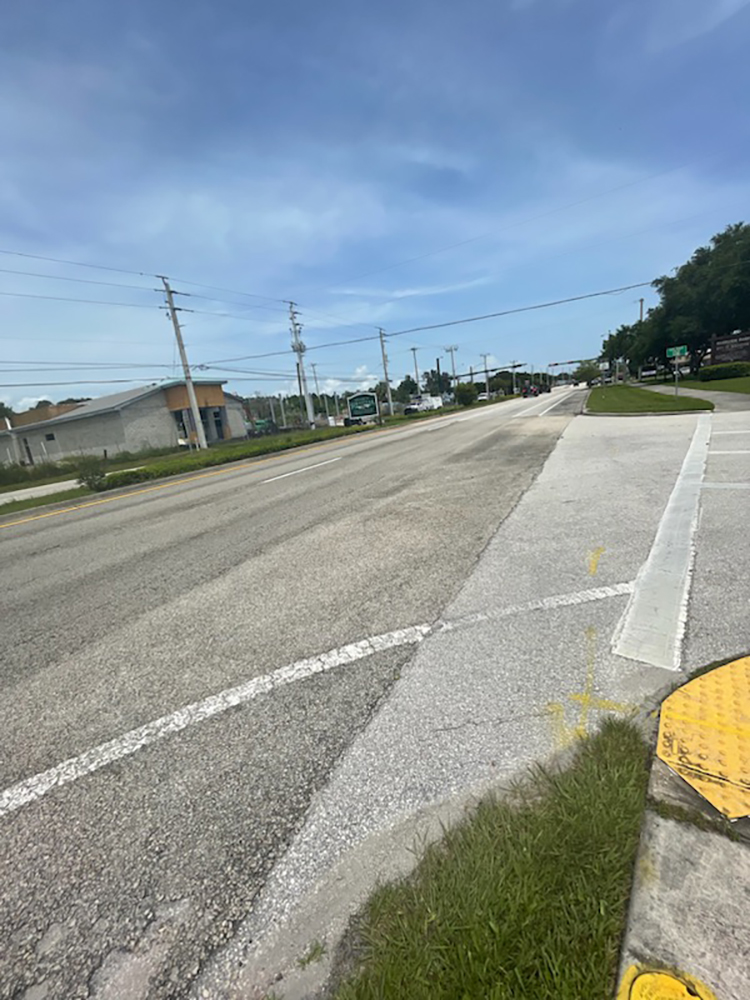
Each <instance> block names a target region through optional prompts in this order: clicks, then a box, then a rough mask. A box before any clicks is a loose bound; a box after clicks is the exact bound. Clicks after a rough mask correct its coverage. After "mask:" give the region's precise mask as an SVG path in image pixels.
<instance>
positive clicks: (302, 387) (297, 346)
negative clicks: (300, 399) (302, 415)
mask: <svg viewBox="0 0 750 1000" xmlns="http://www.w3.org/2000/svg"><path fill="white" fill-rule="evenodd" d="M289 323H290V326H291V330H292V350H293V351H294V353H295V354H296V355H297V379H298V381H299V391H300V396H304V397H305V409H306V410H307V422H308V424H309V426H310V427H315V414H314V413H313V405H312V400H311V399H310V393H309V392H308V391H307V376H306V375H305V363H304V361H303V358H302V356H303V354H304V353H305V345H304V344H303V343H302V339H301V338H300V330H301V329H302V327H301V326H300V324H299V323H298V322H297V313H296V312H295V310H294V303H293V302H290V303H289Z"/></svg>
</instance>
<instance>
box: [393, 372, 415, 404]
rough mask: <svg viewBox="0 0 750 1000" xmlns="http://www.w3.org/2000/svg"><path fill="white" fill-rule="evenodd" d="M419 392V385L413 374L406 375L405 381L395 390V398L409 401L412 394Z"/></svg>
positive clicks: (400, 401)
mask: <svg viewBox="0 0 750 1000" xmlns="http://www.w3.org/2000/svg"><path fill="white" fill-rule="evenodd" d="M418 394H419V386H418V385H417V383H416V382H415V381H414V379H413V378H412V377H411V375H405V376H404V378H403V381H402V382H401V383H400V384H399V385H398V386H397V387H396V389H395V390H394V392H393V398H394V399H396V400H398V402H399V403H408V402H409V400H410V399H411V397H412V396H416V395H418Z"/></svg>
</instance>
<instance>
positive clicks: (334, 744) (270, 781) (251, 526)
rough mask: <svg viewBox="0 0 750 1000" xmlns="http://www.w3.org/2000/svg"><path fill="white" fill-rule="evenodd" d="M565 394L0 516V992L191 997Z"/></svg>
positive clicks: (570, 406)
mask: <svg viewBox="0 0 750 1000" xmlns="http://www.w3.org/2000/svg"><path fill="white" fill-rule="evenodd" d="M583 396H584V393H583V392H581V391H573V392H570V391H566V390H558V391H557V392H555V393H553V394H552V395H551V396H543V397H541V398H540V399H535V400H518V401H510V402H505V403H502V404H499V405H497V406H493V407H487V408H484V409H481V410H477V411H470V412H467V413H465V414H460V415H457V416H451V417H444V418H438V419H436V420H429V421H420V422H419V423H415V424H414V425H413V426H412V425H409V426H406V427H399V428H393V429H389V430H385V431H377V432H372V433H368V434H365V435H362V437H357V438H355V439H346V440H341V441H334V442H331V443H328V444H325V445H319V446H313V447H311V448H308V449H305V450H303V451H300V452H295V453H294V454H286V455H281V456H276V457H273V458H270V459H265V460H263V461H259V462H256V463H252V464H248V465H246V466H244V467H238V466H234V467H227V468H225V469H221V470H212V471H211V472H210V473H209V474H206V475H205V476H203V477H200V478H195V479H193V480H192V481H189V482H174V481H173V482H169V483H167V484H165V485H164V487H163V488H159V489H153V488H150V489H145V490H139V489H136V490H134V491H131V492H130V493H128V494H125V495H122V496H120V497H117V498H109V497H107V498H106V501H107V502H105V503H101V504H99V505H95V506H90V507H87V508H84V509H81V510H61V511H56V512H55V513H54V514H53V515H52V516H40V514H42V513H44V512H41V511H40V512H34V511H32V512H28V513H27V514H21V515H16V516H15V517H14V516H13V515H10V516H8V517H6V518H3V519H0V551H1V552H2V559H3V562H2V566H3V584H4V586H3V594H2V620H3V625H4V628H3V630H2V637H1V638H0V643H1V644H2V653H1V655H0V664H2V666H1V667H0V683H1V684H2V695H3V696H2V698H1V699H0V733H1V734H2V736H1V737H0V772H1V773H0V790H2V789H5V790H6V791H5V793H3V795H2V796H0V825H1V826H2V844H3V850H2V853H1V855H0V939H1V940H2V941H3V947H2V957H0V996H3V997H12V998H23V1000H44V998H47V1000H51V998H66V1000H68V998H70V1000H72V998H77V997H94V998H96V997H104V998H108V1000H112V998H118V1000H121V998H125V1000H136V998H138V1000H140V998H146V997H148V998H152V997H153V998H156V997H158V998H163V997H182V996H185V995H186V994H187V993H188V992H189V990H190V985H191V983H192V982H193V981H194V980H195V978H196V977H197V976H198V974H199V972H200V970H201V967H202V965H203V964H204V963H205V961H206V960H207V959H208V958H209V957H210V956H211V955H212V954H213V953H214V952H215V950H216V949H217V947H219V946H220V945H221V944H222V943H223V942H225V941H226V940H227V939H228V938H230V937H231V935H232V932H233V929H234V927H235V926H236V925H237V924H238V922H239V921H241V920H242V919H243V918H244V917H245V915H246V914H247V912H248V910H249V908H250V905H251V903H252V900H253V898H254V896H255V895H256V893H257V892H258V890H259V888H260V887H261V886H262V885H263V882H264V878H265V876H266V874H267V873H268V871H269V869H270V868H271V867H272V866H273V864H274V862H275V861H276V860H277V859H278V858H279V857H280V855H281V854H282V853H283V852H284V849H285V846H286V845H287V844H288V842H289V841H290V839H291V837H292V836H293V834H294V833H295V831H296V830H297V829H299V827H300V825H301V822H302V819H303V817H304V814H305V811H306V809H307V807H308V804H309V802H310V799H311V796H312V795H313V794H314V793H315V791H316V790H317V789H319V788H321V787H322V786H323V785H324V784H325V782H326V778H327V776H328V775H329V773H330V771H331V768H332V766H333V765H334V763H335V762H336V761H337V759H338V758H339V757H340V756H341V754H342V753H343V751H344V750H345V749H346V747H347V746H348V745H349V744H350V743H351V741H352V740H353V739H354V737H355V736H356V734H357V733H358V732H360V731H361V730H362V728H363V727H364V725H365V724H366V723H367V721H368V719H369V718H370V717H371V716H372V714H373V712H374V711H375V709H376V707H377V705H378V703H379V701H380V700H381V699H382V698H383V696H384V694H385V693H386V692H387V691H388V690H389V688H390V686H391V685H392V684H393V682H394V679H395V678H396V677H397V675H398V672H399V669H400V667H401V666H402V665H403V663H404V662H405V661H406V659H407V658H408V657H409V656H410V655H411V652H412V649H411V647H410V646H409V645H408V642H407V643H402V644H399V643H394V644H393V648H388V643H389V642H390V640H387V641H385V640H384V641H383V642H382V648H381V647H380V646H379V647H377V648H379V649H381V651H380V652H375V653H374V655H369V656H367V657H366V658H363V659H362V660H361V662H359V661H358V659H357V656H358V654H357V651H356V648H354V651H353V652H352V651H351V649H350V648H349V644H352V643H357V642H361V641H362V640H365V639H367V638H368V637H372V636H383V635H386V636H388V635H390V636H392V635H393V634H394V630H399V629H408V628H409V627H410V626H412V625H413V624H414V623H415V622H429V621H433V620H435V619H436V618H437V617H438V616H439V615H440V614H441V611H442V610H443V608H444V607H445V606H446V605H447V604H448V603H449V601H450V600H451V599H452V598H453V596H454V595H455V594H456V593H457V592H458V589H459V588H460V586H461V584H462V583H463V581H464V580H465V579H466V577H467V576H468V575H469V573H470V572H471V570H472V568H473V567H474V566H475V564H476V561H477V558H478V556H479V554H480V553H481V551H482V549H483V548H484V546H485V545H486V543H487V542H488V540H489V539H490V538H491V537H492V535H493V534H494V532H495V531H496V530H497V527H498V525H499V524H500V523H501V522H502V520H503V519H504V518H505V517H506V516H507V514H508V513H509V512H510V511H511V510H512V509H513V507H514V505H515V504H516V503H517V502H518V500H519V498H520V497H521V496H522V495H523V493H524V492H525V490H526V489H527V488H528V486H529V485H530V484H531V483H532V481H533V480H534V478H535V476H536V475H537V473H538V472H539V470H540V469H541V467H542V465H543V464H544V462H545V460H546V458H547V456H548V455H549V454H550V452H551V450H552V449H553V447H554V446H555V443H556V441H557V439H558V437H559V436H560V434H561V433H562V431H563V430H564V428H565V427H566V426H567V424H568V423H569V421H570V419H571V417H572V415H573V414H574V413H576V412H578V411H579V410H580V407H581V404H582V401H583ZM399 641H400V640H399ZM342 647H346V649H348V650H349V651H348V652H346V653H345V654H343V659H341V654H339V660H340V662H348V663H349V665H348V666H347V667H346V669H345V670H341V669H337V668H336V667H335V665H333V666H332V664H335V662H339V661H338V660H336V658H335V657H334V658H333V659H330V658H329V660H325V658H324V660H322V661H311V660H310V658H311V657H315V656H317V655H318V654H326V653H327V652H328V651H331V650H339V651H340V650H341V648H342ZM347 657H349V660H347ZM321 662H322V663H323V664H324V667H323V668H321V666H320V664H321ZM291 664H294V667H293V668H292V670H291V672H287V674H285V675H283V676H284V679H283V681H279V682H278V684H276V686H275V687H274V689H273V690H269V689H268V688H267V687H264V685H266V682H267V678H268V675H271V674H273V672H274V671H277V670H278V669H279V668H282V667H284V666H286V665H291ZM329 668H330V669H329ZM274 676H281V675H274ZM254 679H255V680H254ZM248 682H249V683H250V687H247V684H248ZM274 683H275V682H274ZM253 684H255V685H256V687H254V688H253V687H252V685H253ZM238 685H246V687H245V688H244V689H243V690H244V692H245V693H244V694H243V695H242V697H241V698H239V699H238V703H237V704H236V705H235V706H234V707H227V706H228V705H229V704H230V702H226V703H222V706H221V710H217V709H216V703H215V702H211V701H210V699H211V696H214V695H217V694H219V693H221V692H226V691H227V689H233V688H236V687H237V686H238ZM250 690H252V692H254V693H253V694H252V696H251V695H250V694H248V691H250ZM255 694H258V696H257V697H256V696H255ZM196 703H198V704H199V705H200V706H202V707H201V709H200V712H198V714H195V713H193V714H192V715H190V717H189V718H187V716H185V715H180V710H182V709H183V708H184V707H185V706H188V705H194V704H196ZM207 706H208V707H207ZM211 706H213V707H211ZM201 712H202V713H203V714H202V715H201V714H200V713H201ZM188 714H189V713H188ZM165 717H166V718H167V719H168V720H169V721H168V726H171V727H172V729H171V730H169V734H168V735H164V733H165V732H166V730H165V729H164V730H163V731H162V732H161V736H163V738H156V737H155V736H154V732H155V731H156V730H155V729H154V728H153V727H152V728H151V729H149V728H148V727H149V724H151V723H153V722H154V720H159V719H164V718H165ZM186 719H187V721H185V720H186ZM175 720H177V721H175ZM180 720H182V722H181V721H180ZM201 720H202V721H201ZM183 723H184V725H183ZM165 725H166V724H165ZM181 726H182V728H180V727H181ZM139 727H145V729H143V730H141V731H140V735H138V736H136V737H132V739H131V742H130V743H129V744H128V742H127V739H126V738H125V734H128V733H132V731H134V730H138V729H139ZM157 728H158V727H157ZM126 744H127V747H129V749H128V748H127V747H126ZM123 747H126V749H123ZM92 751H93V752H92ZM84 755H86V756H84ZM66 761H72V764H66V765H64V766H63V767H60V765H61V764H63V762H66ZM87 772H88V773H87ZM50 773H51V775H52V777H51V778H50V777H49V774H50ZM45 774H47V778H45V777H44V775H45ZM40 775H41V776H42V777H41V778H40V777H39V776H40Z"/></svg>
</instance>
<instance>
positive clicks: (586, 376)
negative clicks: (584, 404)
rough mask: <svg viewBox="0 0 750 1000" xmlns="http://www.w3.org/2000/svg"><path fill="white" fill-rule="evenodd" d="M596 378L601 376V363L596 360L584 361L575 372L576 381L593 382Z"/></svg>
mask: <svg viewBox="0 0 750 1000" xmlns="http://www.w3.org/2000/svg"><path fill="white" fill-rule="evenodd" d="M595 378H599V365H598V364H597V363H596V361H582V362H581V363H580V365H579V366H578V367H577V368H576V370H575V371H574V372H573V379H574V381H576V382H593V381H594V379H595Z"/></svg>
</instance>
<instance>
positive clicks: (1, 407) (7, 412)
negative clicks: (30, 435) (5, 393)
mask: <svg viewBox="0 0 750 1000" xmlns="http://www.w3.org/2000/svg"><path fill="white" fill-rule="evenodd" d="M12 416H13V407H12V406H8V404H7V403H4V402H3V401H2V400H1V399H0V418H2V417H12Z"/></svg>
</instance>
